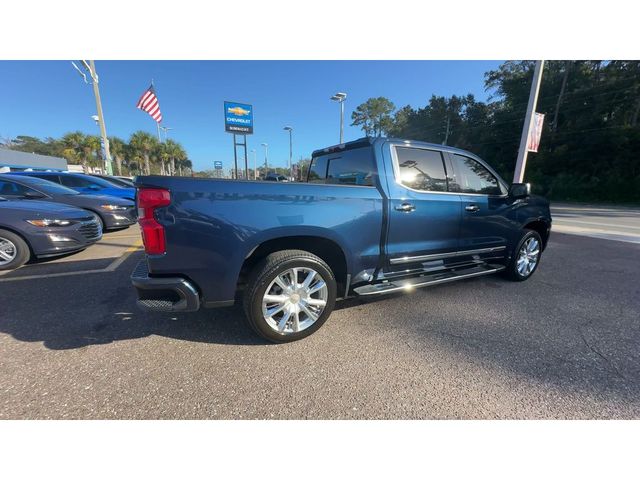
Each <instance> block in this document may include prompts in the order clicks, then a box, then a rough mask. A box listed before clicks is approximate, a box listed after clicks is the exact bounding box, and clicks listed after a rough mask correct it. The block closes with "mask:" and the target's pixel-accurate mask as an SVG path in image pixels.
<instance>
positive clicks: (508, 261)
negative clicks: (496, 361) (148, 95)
mask: <svg viewBox="0 0 640 480" xmlns="http://www.w3.org/2000/svg"><path fill="white" fill-rule="evenodd" d="M135 185H136V187H137V189H138V191H137V199H138V207H139V220H138V221H139V223H140V225H141V229H142V234H143V239H144V244H145V250H146V253H147V255H146V258H145V259H144V260H143V261H142V262H140V264H139V265H138V266H137V267H136V269H135V271H134V273H133V274H132V277H131V279H132V283H133V285H134V286H135V288H136V289H137V292H138V298H139V300H138V305H139V306H140V307H142V308H144V309H147V310H155V311H165V312H177V311H195V310H198V309H199V308H200V307H220V306H230V305H233V304H234V303H235V302H236V301H242V302H243V304H244V310H245V314H246V315H245V316H246V320H247V323H248V324H249V326H250V327H251V328H252V329H253V330H255V332H256V333H258V334H259V335H261V336H263V337H264V338H266V339H268V340H270V341H273V342H288V341H292V340H298V339H300V338H303V337H305V336H308V335H310V334H312V333H313V332H315V331H316V330H317V329H318V328H320V327H321V326H322V324H323V323H324V322H325V321H326V320H327V317H328V316H329V315H330V314H331V311H332V310H333V308H334V304H335V301H336V300H337V299H342V298H346V297H351V296H361V297H365V296H370V295H382V294H387V293H392V292H399V291H410V290H413V289H415V288H419V287H425V286H429V285H435V284H441V283H445V282H450V281H454V280H461V279H465V278H470V277H477V276H480V275H487V274H491V273H496V272H502V273H503V274H504V275H505V276H506V277H508V278H509V279H512V280H515V281H522V280H526V279H527V278H529V277H530V276H531V275H532V274H533V273H534V272H535V270H536V268H537V267H538V265H539V263H540V256H541V253H542V251H543V250H544V248H545V246H546V244H547V241H548V239H549V233H550V230H551V215H550V212H549V202H548V201H547V200H545V199H543V198H541V197H538V196H534V195H531V193H530V188H529V185H528V184H513V185H510V186H509V185H508V184H506V183H505V182H504V181H503V180H502V179H501V178H500V177H499V176H498V174H496V172H495V171H494V170H493V169H492V168H491V167H490V166H489V165H487V164H486V163H485V162H483V161H482V160H481V159H479V158H478V157H477V156H475V155H473V154H472V153H469V152H466V151H463V150H459V149H455V148H451V147H446V146H442V145H433V144H427V143H422V142H415V141H410V140H398V139H387V138H376V139H372V138H364V139H360V140H356V141H353V142H348V143H345V144H341V145H336V146H333V147H329V148H325V149H322V150H317V151H315V152H313V154H312V159H311V164H310V167H309V173H308V178H307V181H306V182H304V183H303V182H291V183H280V182H255V181H242V180H236V181H233V180H214V179H200V178H179V177H163V176H141V177H137V178H136V179H135Z"/></svg>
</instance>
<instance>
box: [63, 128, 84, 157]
mask: <svg viewBox="0 0 640 480" xmlns="http://www.w3.org/2000/svg"><path fill="white" fill-rule="evenodd" d="M84 138H85V135H84V133H82V132H70V133H67V134H65V135H64V136H63V137H62V139H61V143H62V156H63V157H64V158H66V159H67V161H68V162H74V163H75V162H82V158H83V150H82V145H83V143H84Z"/></svg>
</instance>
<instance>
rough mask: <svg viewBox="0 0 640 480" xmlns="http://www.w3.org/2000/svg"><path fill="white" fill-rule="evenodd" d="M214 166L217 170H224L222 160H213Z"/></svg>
mask: <svg viewBox="0 0 640 480" xmlns="http://www.w3.org/2000/svg"><path fill="white" fill-rule="evenodd" d="M213 168H215V169H216V170H222V162H218V161H216V162H213Z"/></svg>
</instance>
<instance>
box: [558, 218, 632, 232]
mask: <svg viewBox="0 0 640 480" xmlns="http://www.w3.org/2000/svg"><path fill="white" fill-rule="evenodd" d="M553 223H554V224H556V223H581V224H584V225H598V226H600V227H609V228H619V229H621V230H624V229H626V228H631V229H633V230H640V227H633V226H631V225H616V224H613V223H600V222H585V221H583V220H573V219H572V218H565V217H557V216H556V217H554V218H553Z"/></svg>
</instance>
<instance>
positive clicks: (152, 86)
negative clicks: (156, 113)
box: [151, 78, 162, 143]
mask: <svg viewBox="0 0 640 480" xmlns="http://www.w3.org/2000/svg"><path fill="white" fill-rule="evenodd" d="M151 88H153V89H154V90H155V88H156V87H155V85H153V78H152V79H151ZM157 97H158V95H156V98H157ZM154 122H155V120H154ZM156 128H157V129H158V142H160V143H162V138H160V122H156Z"/></svg>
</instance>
